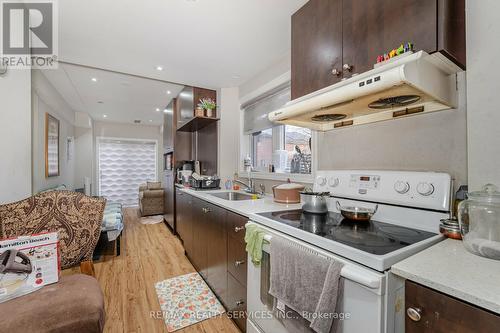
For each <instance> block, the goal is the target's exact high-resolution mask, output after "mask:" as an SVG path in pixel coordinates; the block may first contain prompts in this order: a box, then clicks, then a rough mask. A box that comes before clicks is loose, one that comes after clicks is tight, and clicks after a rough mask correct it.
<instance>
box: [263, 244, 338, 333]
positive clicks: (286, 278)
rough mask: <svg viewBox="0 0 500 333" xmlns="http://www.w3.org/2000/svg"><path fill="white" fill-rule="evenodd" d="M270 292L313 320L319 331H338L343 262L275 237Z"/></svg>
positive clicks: (311, 321) (312, 324) (324, 332)
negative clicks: (338, 307)
mask: <svg viewBox="0 0 500 333" xmlns="http://www.w3.org/2000/svg"><path fill="white" fill-rule="evenodd" d="M270 261H271V263H270V266H271V272H270V289H269V293H270V294H271V295H273V296H274V297H276V298H277V300H279V301H281V302H283V303H284V304H285V305H286V306H288V307H289V308H290V309H292V310H294V311H296V312H297V313H299V314H300V315H301V316H302V317H304V318H305V319H306V320H307V321H309V322H310V326H309V327H310V328H311V329H313V330H314V331H316V332H318V333H328V332H335V331H336V327H337V324H338V323H337V322H335V318H338V317H339V316H338V314H337V312H336V310H337V309H336V308H337V301H338V300H339V299H341V297H342V294H343V293H342V292H343V290H342V289H343V282H342V280H341V279H340V272H341V270H342V266H343V263H341V262H338V261H336V260H333V259H330V258H327V257H324V256H320V255H319V254H317V253H316V252H314V251H312V250H309V249H307V248H305V247H303V246H301V245H300V244H297V243H294V242H291V241H288V240H285V239H282V238H279V237H273V239H272V241H271V245H270Z"/></svg>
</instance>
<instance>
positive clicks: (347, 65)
mask: <svg viewBox="0 0 500 333" xmlns="http://www.w3.org/2000/svg"><path fill="white" fill-rule="evenodd" d="M353 67H354V66H353V65H349V64H344V66H342V68H343V69H344V70H346V71H348V72H350V71H352V68H353Z"/></svg>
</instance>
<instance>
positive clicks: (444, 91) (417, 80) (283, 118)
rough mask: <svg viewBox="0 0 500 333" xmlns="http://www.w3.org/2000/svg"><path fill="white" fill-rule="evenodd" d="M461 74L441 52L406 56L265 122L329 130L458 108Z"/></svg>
mask: <svg viewBox="0 0 500 333" xmlns="http://www.w3.org/2000/svg"><path fill="white" fill-rule="evenodd" d="M460 70H461V69H460V68H459V67H458V66H456V65H455V64H454V63H453V62H451V61H450V60H448V58H446V57H445V56H444V55H442V54H441V53H439V52H437V53H434V54H432V55H429V54H427V53H426V52H424V51H419V52H416V53H411V54H405V55H401V56H398V57H397V58H394V59H391V60H389V61H388V62H387V63H383V64H381V65H380V66H378V67H376V68H374V69H372V70H370V71H367V72H365V73H362V74H359V75H355V76H353V77H351V78H349V79H347V80H344V81H341V82H339V83H336V84H333V85H331V86H329V87H326V88H323V89H321V90H319V91H316V92H314V93H311V94H309V95H306V96H303V97H301V98H298V99H295V100H293V101H291V102H288V103H287V104H285V106H284V107H282V108H281V109H279V110H276V111H273V112H271V113H269V114H268V117H269V120H271V121H273V122H277V123H283V124H290V125H295V126H301V127H306V128H311V129H314V130H318V131H329V130H332V129H335V128H342V127H346V126H352V125H360V124H367V123H372V122H377V121H383V120H389V119H394V118H400V117H405V116H410V115H415V114H420V113H426V112H434V111H440V110H445V109H450V108H456V107H457V103H458V98H457V81H456V80H457V78H456V73H457V72H459V71H460Z"/></svg>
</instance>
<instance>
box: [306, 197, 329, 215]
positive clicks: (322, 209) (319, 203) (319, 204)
mask: <svg viewBox="0 0 500 333" xmlns="http://www.w3.org/2000/svg"><path fill="white" fill-rule="evenodd" d="M329 195H330V193H328V192H300V200H301V201H302V202H303V203H304V204H303V205H302V210H303V211H304V212H308V213H314V214H324V213H328V207H327V205H326V198H327V197H328V196H329Z"/></svg>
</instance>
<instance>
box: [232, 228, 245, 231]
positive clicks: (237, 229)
mask: <svg viewBox="0 0 500 333" xmlns="http://www.w3.org/2000/svg"><path fill="white" fill-rule="evenodd" d="M241 230H245V227H234V232H240V231H241Z"/></svg>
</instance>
